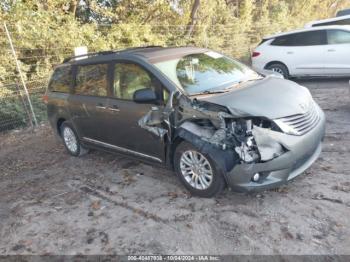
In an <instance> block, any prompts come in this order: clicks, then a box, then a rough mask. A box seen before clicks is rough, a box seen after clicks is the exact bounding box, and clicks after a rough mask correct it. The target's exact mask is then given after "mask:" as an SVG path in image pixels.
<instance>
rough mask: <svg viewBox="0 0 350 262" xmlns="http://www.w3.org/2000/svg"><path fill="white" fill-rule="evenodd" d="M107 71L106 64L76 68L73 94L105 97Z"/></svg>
mask: <svg viewBox="0 0 350 262" xmlns="http://www.w3.org/2000/svg"><path fill="white" fill-rule="evenodd" d="M107 71H108V64H97V65H86V66H78V68H77V75H76V83H75V93H76V94H79V95H90V96H107Z"/></svg>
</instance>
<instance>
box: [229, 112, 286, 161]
mask: <svg viewBox="0 0 350 262" xmlns="http://www.w3.org/2000/svg"><path fill="white" fill-rule="evenodd" d="M231 126H232V132H233V133H232V135H233V136H234V137H235V139H236V141H237V142H238V143H237V146H236V147H235V151H236V153H237V154H238V155H239V156H240V159H241V160H242V161H243V162H245V163H252V162H256V161H269V160H271V159H273V158H275V157H278V156H280V155H281V154H283V152H284V148H283V146H282V145H281V144H279V143H278V142H277V141H275V140H274V139H273V137H272V135H271V133H272V132H271V131H281V130H280V129H279V128H278V127H276V125H275V124H274V123H273V122H271V121H269V120H267V119H263V118H252V119H238V120H234V121H233V122H232V123H231Z"/></svg>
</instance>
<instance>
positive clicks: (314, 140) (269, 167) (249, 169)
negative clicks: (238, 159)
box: [226, 110, 325, 192]
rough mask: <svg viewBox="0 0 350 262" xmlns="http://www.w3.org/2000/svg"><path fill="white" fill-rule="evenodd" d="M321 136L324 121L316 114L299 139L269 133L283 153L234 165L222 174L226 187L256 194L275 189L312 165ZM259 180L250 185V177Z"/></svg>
mask: <svg viewBox="0 0 350 262" xmlns="http://www.w3.org/2000/svg"><path fill="white" fill-rule="evenodd" d="M324 134H325V117H324V113H323V112H322V111H321V110H320V120H319V122H318V124H317V125H316V126H315V127H314V128H313V129H312V130H310V131H309V132H308V133H306V134H304V135H302V136H293V135H287V134H284V133H279V132H273V131H271V133H270V137H271V138H273V139H274V140H275V141H277V142H279V143H280V144H281V145H282V146H283V147H284V148H285V149H286V152H285V153H283V154H282V155H280V156H278V157H276V158H274V159H272V160H270V161H266V162H263V163H252V164H246V163H242V164H237V165H236V166H235V167H234V168H233V169H232V170H231V171H230V172H227V173H226V180H227V182H228V184H229V186H230V187H231V188H232V189H233V190H235V191H239V192H247V191H258V190H259V191H260V190H265V189H270V188H275V187H278V186H279V185H282V184H285V183H287V182H288V181H290V180H292V179H293V178H295V177H296V176H298V175H300V174H302V173H303V172H304V171H305V170H306V169H307V168H309V167H310V166H311V165H312V163H313V162H315V161H316V159H317V158H318V156H319V155H320V153H321V148H322V145H321V144H322V140H323V137H324ZM256 173H259V174H260V179H259V180H258V181H257V182H253V181H252V177H253V176H254V174H256Z"/></svg>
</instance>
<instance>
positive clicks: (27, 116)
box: [0, 24, 255, 132]
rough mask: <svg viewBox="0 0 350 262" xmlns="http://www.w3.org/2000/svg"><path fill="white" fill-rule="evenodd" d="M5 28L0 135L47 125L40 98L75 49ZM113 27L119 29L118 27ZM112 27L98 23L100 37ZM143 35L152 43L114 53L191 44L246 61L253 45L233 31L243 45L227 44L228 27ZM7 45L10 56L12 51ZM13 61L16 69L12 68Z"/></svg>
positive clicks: (166, 29) (1, 32)
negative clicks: (149, 46) (14, 130)
mask: <svg viewBox="0 0 350 262" xmlns="http://www.w3.org/2000/svg"><path fill="white" fill-rule="evenodd" d="M5 26H6V25H5V24H4V25H0V37H2V39H3V40H2V41H1V42H0V58H1V59H2V61H4V63H8V66H7V67H6V70H4V69H2V71H1V67H0V132H3V131H7V130H11V129H18V128H24V127H30V126H33V127H34V126H35V124H37V123H39V124H40V123H42V122H45V121H47V116H46V105H45V104H44V102H43V101H42V96H43V95H44V93H45V91H46V87H47V84H48V80H49V77H50V75H51V73H52V70H53V68H54V66H55V65H57V64H59V63H62V61H63V59H64V58H65V57H68V56H71V55H73V52H74V46H68V45H66V46H63V47H62V46H61V45H58V47H56V46H53V45H52V43H51V44H48V45H45V41H44V39H40V36H39V37H36V38H33V39H30V38H29V39H28V37H27V36H26V37H24V36H22V35H21V32H20V30H18V28H17V26H16V25H7V28H8V32H9V34H6V30H5V29H6V28H5ZM118 26H119V27H120V28H121V29H120V30H123V27H122V26H120V25H118ZM112 29H113V30H114V32H115V30H116V28H113V26H111V25H99V30H100V31H101V32H102V34H108V33H109V31H110V30H112ZM223 29H225V30H223ZM33 30H35V29H34V28H33ZM145 31H147V33H148V32H149V34H153V39H152V40H151V41H150V40H149V39H146V40H145V39H143V38H138V39H136V40H135V39H133V41H132V44H131V43H128V42H127V41H126V42H125V43H122V44H121V43H118V45H117V47H116V49H123V48H128V47H133V46H146V45H161V46H185V45H195V46H201V47H207V48H212V49H215V50H219V51H221V52H223V53H225V54H227V55H230V56H233V57H236V58H238V59H240V60H241V61H243V62H245V63H249V62H250V61H249V59H250V53H251V52H250V51H251V48H252V46H254V45H255V43H252V39H254V34H252V33H251V32H249V33H235V34H234V37H236V38H240V39H242V41H232V37H233V35H232V34H231V35H227V34H226V31H227V27H225V28H223V27H220V26H217V27H216V28H206V27H205V28H204V27H197V28H196V32H194V33H193V35H191V36H185V34H184V32H186V26H162V25H159V26H145ZM123 33H124V32H123ZM154 36H156V37H154ZM11 41H12V42H13V49H14V50H13V51H14V52H15V54H14V53H13V51H12V49H11V45H10V42H11ZM29 43H30V45H29ZM83 45H86V46H87V47H88V49H89V52H96V51H102V50H99V48H96V47H95V48H91V47H90V46H89V44H88V43H86V44H85V43H83ZM28 46H34V47H35V46H38V48H37V47H35V48H34V47H33V48H28ZM101 49H103V47H102V48H101ZM16 60H17V62H18V66H19V68H18V67H16ZM21 73H22V75H21ZM22 78H23V81H21V80H22ZM26 89H27V91H28V92H26ZM33 118H34V119H33ZM36 120H37V123H36Z"/></svg>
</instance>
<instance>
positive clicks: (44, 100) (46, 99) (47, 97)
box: [42, 94, 49, 104]
mask: <svg viewBox="0 0 350 262" xmlns="http://www.w3.org/2000/svg"><path fill="white" fill-rule="evenodd" d="M42 99H43V102H44V103H45V104H47V103H48V102H49V96H48V95H47V94H45V95H43V97H42Z"/></svg>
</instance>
